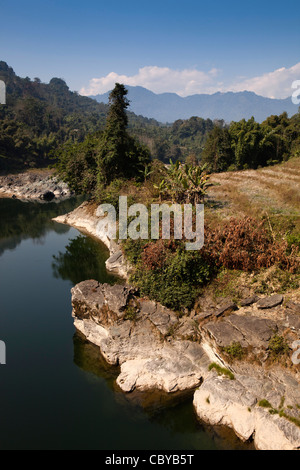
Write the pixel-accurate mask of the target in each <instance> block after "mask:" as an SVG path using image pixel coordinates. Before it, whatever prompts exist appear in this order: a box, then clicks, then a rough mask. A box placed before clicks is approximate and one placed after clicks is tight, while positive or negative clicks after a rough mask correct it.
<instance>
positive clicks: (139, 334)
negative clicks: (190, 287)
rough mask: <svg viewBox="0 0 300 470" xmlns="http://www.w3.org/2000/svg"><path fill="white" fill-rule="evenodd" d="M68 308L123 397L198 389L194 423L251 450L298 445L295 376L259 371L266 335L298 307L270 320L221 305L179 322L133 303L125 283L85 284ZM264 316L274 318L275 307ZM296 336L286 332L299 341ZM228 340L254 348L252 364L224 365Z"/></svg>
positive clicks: (153, 305) (146, 303) (152, 306)
mask: <svg viewBox="0 0 300 470" xmlns="http://www.w3.org/2000/svg"><path fill="white" fill-rule="evenodd" d="M226 304H227V305H228V303H226ZM251 305H252V304H251ZM72 306H73V317H74V325H75V327H76V329H77V330H78V331H80V332H81V333H82V334H83V335H84V336H85V337H86V339H87V340H88V341H90V342H92V343H94V344H95V345H97V346H98V347H99V348H100V351H101V353H102V355H103V357H104V358H105V359H106V361H107V362H108V363H109V364H112V365H118V366H119V367H120V373H119V376H118V378H117V384H118V386H119V387H120V388H121V389H122V390H123V392H126V393H129V392H132V391H134V390H138V391H149V390H152V389H157V390H162V391H164V392H167V393H174V392H183V391H187V390H194V389H195V388H197V390H196V392H195V394H194V407H195V410H196V413H197V415H198V416H199V418H200V419H201V420H203V421H205V422H207V423H210V424H211V425H220V424H222V425H226V426H229V427H231V428H232V429H234V431H235V432H236V434H237V435H238V436H239V437H240V438H241V439H242V440H244V441H247V440H249V439H253V440H254V443H255V446H256V447H257V448H258V449H269V450H271V449H272V450H273V449H297V448H300V428H299V427H298V426H296V425H295V422H296V421H297V420H300V413H299V404H300V387H299V377H298V375H297V371H293V370H289V369H284V368H282V367H281V366H280V365H279V364H278V365H276V364H275V365H274V366H272V367H271V368H270V367H264V361H265V359H266V357H265V356H267V355H268V345H269V340H270V338H271V337H272V335H274V332H276V331H277V332H280V331H281V328H282V327H284V328H285V331H286V328H287V326H288V325H287V320H288V318H290V317H291V315H294V316H295V315H296V313H295V312H296V311H297V309H298V304H295V303H294V304H291V305H290V306H289V307H288V306H286V307H283V306H280V307H279V309H281V310H280V311H279V310H278V307H276V308H277V318H279V320H278V321H277V322H276V321H275V320H274V319H271V318H261V317H259V316H258V313H257V312H260V310H256V309H255V307H252V309H253V311H252V312H251V313H252V314H249V311H248V315H246V314H245V310H244V309H243V308H240V309H238V308H237V306H236V305H235V306H234V308H232V307H233V305H231V308H225V309H224V312H223V317H222V316H221V315H220V314H219V315H212V316H210V317H209V318H207V317H206V318H205V316H204V317H201V315H196V316H194V317H193V318H191V317H182V318H180V317H179V316H178V315H177V314H176V313H175V312H173V311H171V310H169V309H167V308H165V307H163V306H161V305H160V304H158V303H157V302H154V301H150V300H148V299H143V298H140V297H139V295H138V292H137V291H136V289H134V288H133V287H131V286H128V285H114V286H110V285H108V284H99V283H98V282H97V281H94V280H89V281H84V282H81V283H80V284H78V285H76V286H75V287H74V288H73V289H72ZM291 307H292V308H291ZM220 308H221V307H218V308H217V312H219V310H220ZM248 308H249V307H248ZM233 310H234V313H232V311H233ZM291 312H294V313H291ZM268 314H269V317H271V316H272V315H274V309H269V312H268ZM293 320H294V319H293ZM281 321H282V322H283V323H282V324H281ZM294 324H295V322H294V323H293V325H294ZM291 328H292V326H291ZM293 328H294V326H293ZM299 333H300V331H299V330H297V333H295V331H294V332H293V334H294V335H295V334H297V335H298V337H300V335H299ZM233 341H235V342H236V343H239V344H240V345H241V346H242V347H243V348H245V349H247V350H249V348H250V349H251V351H252V353H253V351H254V352H255V354H257V356H256V359H257V360H256V362H252V363H251V365H250V364H249V362H247V360H241V361H234V362H232V363H228V362H227V360H226V356H224V355H222V348H224V347H226V346H229V345H231V344H232V342H233ZM261 352H263V353H264V354H263V356H261V355H260V353H261ZM262 357H263V359H262ZM212 362H215V363H216V364H218V365H219V366H220V367H223V368H224V367H227V368H228V369H230V370H231V372H232V374H233V378H234V380H229V378H227V377H226V376H225V375H224V376H222V375H218V373H220V370H221V373H222V369H219V370H218V371H217V372H216V371H215V370H214V369H212V370H210V371H209V365H210V364H211V363H212ZM262 401H263V402H262ZM261 402H262V403H265V402H266V403H269V404H270V405H269V408H265V407H262V406H260V403H261ZM264 406H265V405H264ZM293 420H294V422H292V421H293Z"/></svg>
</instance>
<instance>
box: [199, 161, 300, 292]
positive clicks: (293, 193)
mask: <svg viewBox="0 0 300 470" xmlns="http://www.w3.org/2000/svg"><path fill="white" fill-rule="evenodd" d="M211 180H212V182H214V183H215V184H216V186H213V187H211V188H210V190H209V194H208V198H207V204H206V209H205V218H206V220H208V221H209V222H210V223H211V224H213V225H214V224H215V225H216V224H219V223H220V222H221V221H222V220H224V219H229V218H231V217H236V218H240V217H244V216H247V217H253V218H255V219H258V220H261V219H264V220H265V221H266V225H267V226H268V227H269V228H270V230H271V232H272V234H273V236H274V238H276V239H285V240H287V241H288V242H289V243H290V244H298V245H299V242H300V158H294V159H291V160H289V161H288V162H285V163H282V164H279V165H275V166H272V167H268V168H261V169H258V170H244V171H235V172H227V173H218V174H213V175H212V177H211ZM299 287H300V279H299V274H294V275H291V274H290V273H288V272H284V271H281V270H278V269H276V268H270V269H266V270H262V271H261V272H259V273H252V274H250V275H248V274H244V273H243V274H242V273H241V276H239V275H238V273H236V272H235V273H230V272H228V271H226V272H223V273H221V275H220V276H219V278H218V279H217V280H216V283H215V285H214V286H213V289H217V290H216V291H215V292H216V293H217V294H218V295H221V296H222V295H223V296H227V295H229V296H234V297H235V298H237V299H238V298H239V297H241V296H243V295H244V294H245V291H247V292H248V293H250V292H251V293H257V294H260V295H269V294H272V293H274V292H282V293H287V294H288V295H289V297H292V298H298V299H300V288H299Z"/></svg>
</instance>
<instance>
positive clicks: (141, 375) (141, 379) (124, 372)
mask: <svg viewBox="0 0 300 470" xmlns="http://www.w3.org/2000/svg"><path fill="white" fill-rule="evenodd" d="M135 294H136V292H135V289H133V288H132V287H130V286H123V285H114V286H110V285H108V284H99V283H98V282H97V281H94V280H89V281H84V282H81V283H80V284H77V285H76V286H75V287H74V288H73V289H72V306H73V316H74V325H75V327H76V328H77V329H78V330H79V331H80V332H81V333H82V334H83V335H84V336H85V337H86V338H87V340H89V341H91V342H93V343H94V344H96V345H97V346H99V348H100V350H101V353H102V354H103V356H104V357H105V359H106V360H107V362H108V363H110V364H115V365H120V366H121V373H120V375H119V377H118V380H117V383H118V385H119V386H120V388H121V389H122V390H123V391H125V392H130V391H133V390H135V389H136V390H149V389H153V388H156V389H159V390H164V391H166V392H175V391H176V392H177V391H183V390H189V389H193V388H195V387H197V386H198V385H199V384H200V383H201V380H202V377H203V374H205V373H206V372H207V368H208V358H207V357H206V355H205V354H204V352H203V350H202V347H201V345H200V344H196V343H192V342H190V341H186V342H184V341H182V342H179V341H176V340H173V339H172V340H170V337H169V333H170V331H173V330H174V329H175V328H176V327H177V326H180V321H179V319H178V317H177V315H176V314H175V313H174V312H172V311H170V310H169V309H167V308H165V307H162V306H161V305H159V304H157V303H156V302H152V301H148V300H145V299H143V300H140V299H138V297H136V295H135Z"/></svg>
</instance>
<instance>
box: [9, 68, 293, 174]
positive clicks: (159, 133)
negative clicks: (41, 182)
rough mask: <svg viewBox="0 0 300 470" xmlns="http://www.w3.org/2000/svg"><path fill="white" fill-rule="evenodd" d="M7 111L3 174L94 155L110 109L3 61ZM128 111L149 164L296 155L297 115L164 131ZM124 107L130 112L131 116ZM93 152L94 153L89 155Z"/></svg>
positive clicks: (205, 122)
mask: <svg viewBox="0 0 300 470" xmlns="http://www.w3.org/2000/svg"><path fill="white" fill-rule="evenodd" d="M0 79H1V80H3V81H4V82H5V84H6V90H7V99H6V101H7V104H6V105H3V106H0V173H5V172H11V171H20V170H24V169H26V168H33V167H46V166H48V165H49V164H54V163H55V161H57V160H58V159H61V158H62V155H63V156H64V157H63V158H65V156H66V154H69V156H70V158H74V159H75V160H76V159H79V160H82V158H83V155H84V159H87V160H88V158H89V155H90V154H91V152H94V151H97V142H98V143H99V142H100V137H101V135H102V133H103V132H104V131H105V123H106V119H107V116H108V112H109V106H108V105H106V104H103V103H97V102H96V101H95V100H93V99H91V98H88V97H84V96H80V95H79V94H78V93H77V92H72V91H70V90H69V88H68V86H67V84H66V83H65V81H64V80H63V79H61V78H52V79H51V80H50V82H49V83H48V84H46V83H42V82H41V80H40V79H39V78H37V77H36V78H34V79H30V78H28V77H26V78H20V77H18V76H17V75H16V74H15V72H14V71H13V69H12V68H11V67H9V66H8V65H7V64H6V63H5V62H1V61H0ZM129 105H130V103H128V107H127V109H126V114H127V118H128V122H127V130H128V134H129V135H130V136H132V137H133V138H134V139H135V140H137V141H138V142H139V144H140V145H141V147H140V148H145V147H147V148H148V149H149V151H150V155H151V157H152V159H159V160H161V161H162V162H164V163H169V161H170V160H172V161H176V160H180V161H186V160H187V159H190V160H191V161H194V162H199V161H201V162H205V163H207V166H208V168H209V170H210V171H213V172H219V171H226V170H234V169H246V168H258V167H260V166H266V165H269V164H274V163H277V162H281V161H283V160H287V159H289V158H290V157H291V156H295V155H299V153H300V113H298V114H296V115H294V116H292V117H288V115H287V114H286V113H283V114H282V115H280V116H270V117H269V118H267V119H266V120H265V121H264V122H263V123H261V124H259V123H257V122H256V121H255V120H254V118H252V119H250V120H248V121H246V120H241V121H239V122H232V123H225V122H224V121H223V120H220V121H216V120H215V121H211V120H210V119H202V118H201V117H191V118H190V119H187V120H182V119H180V120H177V121H175V122H174V123H173V124H169V125H163V124H161V123H159V122H157V121H155V120H154V119H148V118H144V117H143V116H136V115H135V114H134V113H132V112H130V107H129ZM128 108H129V109H128ZM91 149H92V150H91Z"/></svg>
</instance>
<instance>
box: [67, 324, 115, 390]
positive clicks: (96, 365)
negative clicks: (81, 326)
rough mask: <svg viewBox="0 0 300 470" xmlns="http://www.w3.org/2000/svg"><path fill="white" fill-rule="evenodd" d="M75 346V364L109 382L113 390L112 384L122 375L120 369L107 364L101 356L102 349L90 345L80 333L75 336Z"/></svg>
mask: <svg viewBox="0 0 300 470" xmlns="http://www.w3.org/2000/svg"><path fill="white" fill-rule="evenodd" d="M73 345H74V364H76V365H77V366H78V367H80V369H83V370H84V371H86V372H90V373H91V374H94V375H96V376H97V377H100V378H102V379H105V380H107V381H108V382H109V385H110V387H111V388H112V382H113V381H114V380H115V379H116V378H117V376H118V375H119V373H120V370H119V368H118V367H115V366H111V365H109V364H107V362H106V361H105V359H104V358H103V356H102V355H101V352H100V349H99V348H98V347H97V346H95V345H94V344H92V343H89V342H88V341H87V340H86V339H85V338H84V336H83V335H82V334H81V333H79V332H78V331H76V333H75V334H74V336H73Z"/></svg>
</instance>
